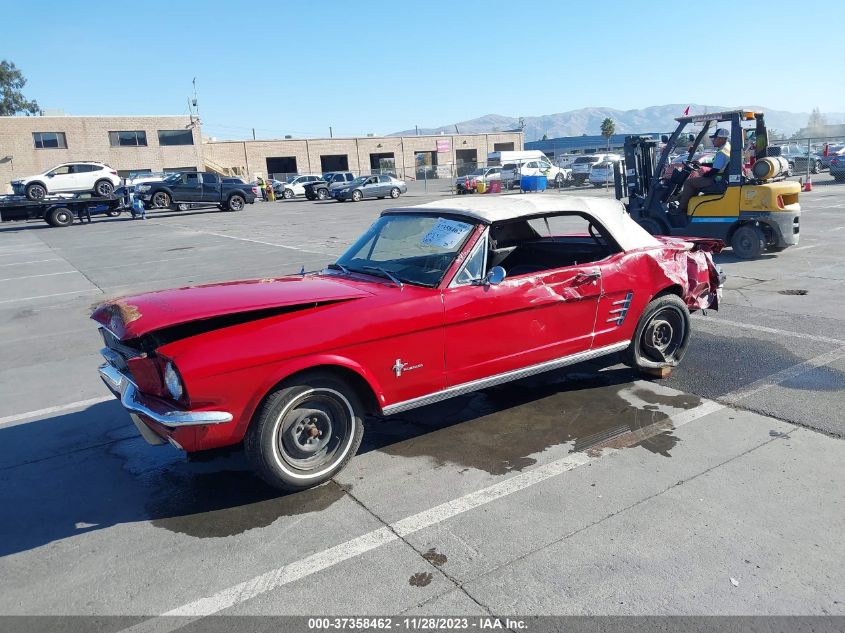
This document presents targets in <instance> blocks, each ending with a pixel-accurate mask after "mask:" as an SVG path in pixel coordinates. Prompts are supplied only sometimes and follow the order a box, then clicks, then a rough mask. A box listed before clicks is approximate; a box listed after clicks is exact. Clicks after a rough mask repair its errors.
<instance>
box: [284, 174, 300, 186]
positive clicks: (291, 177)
mask: <svg viewBox="0 0 845 633" xmlns="http://www.w3.org/2000/svg"><path fill="white" fill-rule="evenodd" d="M297 178H299V176H288V177H287V179H286V180H285V182H286V183H287V184H291V183H292V182H293V181H294V180H296V179H297Z"/></svg>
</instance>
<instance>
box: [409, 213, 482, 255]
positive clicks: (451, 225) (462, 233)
mask: <svg viewBox="0 0 845 633" xmlns="http://www.w3.org/2000/svg"><path fill="white" fill-rule="evenodd" d="M471 229H472V225H471V224H466V223H464V222H456V221H455V220H444V219H442V218H441V219H439V220H438V221H437V224H435V225H434V227H432V229H431V230H430V231H429V232H428V233H426V234H425V235H424V236H423V238H422V240H420V243H421V244H423V245H425V246H436V247H438V248H455V246H457V245H458V244H459V243H460V241H461V240H463V239H464V238H465V237H466V236H467V234H468V233H469V232H470V230H471Z"/></svg>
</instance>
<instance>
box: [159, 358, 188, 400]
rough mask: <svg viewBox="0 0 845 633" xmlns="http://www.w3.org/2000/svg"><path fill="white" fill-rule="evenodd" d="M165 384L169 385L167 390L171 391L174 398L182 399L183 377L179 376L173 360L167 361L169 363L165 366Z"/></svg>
mask: <svg viewBox="0 0 845 633" xmlns="http://www.w3.org/2000/svg"><path fill="white" fill-rule="evenodd" d="M164 386H165V387H167V391H169V392H170V395H171V396H172V397H173V399H174V400H181V399H182V394H184V389H183V388H182V379H181V378H180V377H179V372H177V371H176V367H174V366H173V362H172V361H167V365H165V366H164Z"/></svg>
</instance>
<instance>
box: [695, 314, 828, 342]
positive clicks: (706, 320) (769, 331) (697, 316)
mask: <svg viewBox="0 0 845 633" xmlns="http://www.w3.org/2000/svg"><path fill="white" fill-rule="evenodd" d="M692 318H693V319H695V320H696V321H700V322H701V323H706V324H709V325H712V326H714V327H716V328H718V326H720V325H727V326H730V327H735V328H739V329H741V330H754V331H755V332H766V333H767V334H777V335H779V336H789V337H792V338H802V339H806V340H808V341H817V342H819V343H832V344H833V345H845V339H838V338H830V337H829V336H817V335H815V334H807V333H806V332H792V331H791V330H779V329H777V328H773V327H766V326H764V325H752V324H750V323H739V322H737V321H729V320H727V319H721V318H718V317H716V318H711V317H706V316H702V315H700V314H693V315H692Z"/></svg>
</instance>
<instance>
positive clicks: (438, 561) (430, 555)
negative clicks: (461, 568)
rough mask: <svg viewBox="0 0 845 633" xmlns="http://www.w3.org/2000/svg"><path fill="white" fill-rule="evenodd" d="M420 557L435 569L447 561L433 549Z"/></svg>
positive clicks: (443, 555) (444, 556)
mask: <svg viewBox="0 0 845 633" xmlns="http://www.w3.org/2000/svg"><path fill="white" fill-rule="evenodd" d="M422 557H423V558H424V559H426V560H427V561H428V562H429V563H431V564H432V565H434V566H435V567H441V566H443V565H445V564H446V561H448V560H449V559H448V558H446V555H445V554H441V553H440V552H438V551H437V550H436V549H435V548H433V547H432V548H431V549H430V550H428V551H427V552H426V553H425V554H423V555H422Z"/></svg>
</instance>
